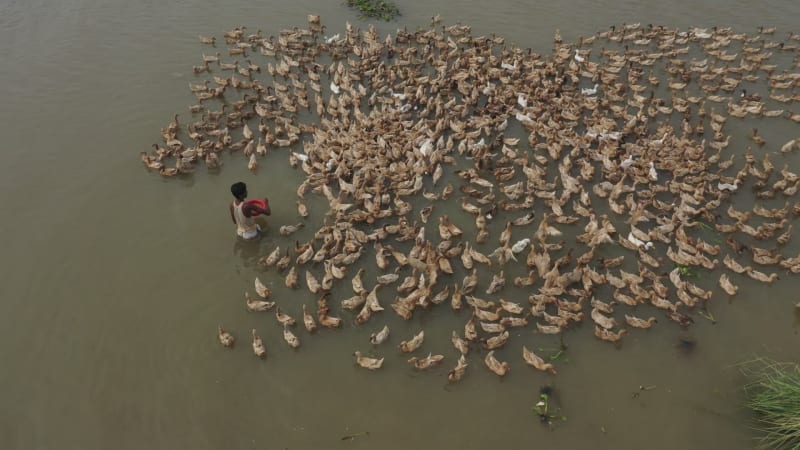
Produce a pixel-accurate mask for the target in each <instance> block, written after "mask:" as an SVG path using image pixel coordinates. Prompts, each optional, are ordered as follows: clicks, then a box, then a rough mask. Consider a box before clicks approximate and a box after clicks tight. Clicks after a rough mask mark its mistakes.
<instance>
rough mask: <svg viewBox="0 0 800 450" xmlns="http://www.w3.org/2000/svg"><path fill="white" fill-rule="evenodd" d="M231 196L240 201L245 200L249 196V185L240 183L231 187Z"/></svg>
mask: <svg viewBox="0 0 800 450" xmlns="http://www.w3.org/2000/svg"><path fill="white" fill-rule="evenodd" d="M231 194H233V196H234V197H236V198H237V199H239V200H244V198H245V196H246V195H247V185H246V184H244V183H242V182H241V181H238V182H236V183H233V184H232V185H231Z"/></svg>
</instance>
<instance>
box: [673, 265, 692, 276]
mask: <svg viewBox="0 0 800 450" xmlns="http://www.w3.org/2000/svg"><path fill="white" fill-rule="evenodd" d="M675 267H676V268H677V269H678V273H680V274H681V276H682V277H686V278H697V277H698V275H697V271H696V270H694V269H693V268H692V267H690V266H683V265H680V264H675Z"/></svg>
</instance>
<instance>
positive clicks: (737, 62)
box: [141, 15, 800, 381]
mask: <svg viewBox="0 0 800 450" xmlns="http://www.w3.org/2000/svg"><path fill="white" fill-rule="evenodd" d="M312 16H313V20H309V24H308V28H301V27H293V28H287V29H285V30H278V32H276V33H273V35H274V36H271V37H268V38H265V37H263V36H261V34H260V33H256V34H252V35H245V33H244V31H243V27H242V28H237V29H234V30H229V31H228V32H226V33H224V36H225V45H226V46H227V47H228V49H227V51H220V52H218V53H215V54H214V55H208V54H206V55H204V57H203V58H202V60H200V62H201V64H200V65H198V66H196V67H195V68H194V69H195V70H194V72H197V75H195V77H196V78H197V79H196V80H193V81H192V82H191V84H190V89H191V94H192V95H194V96H195V98H196V99H197V102H195V104H194V105H192V106H191V107H190V113H191V114H192V119H191V120H185V119H181V120H180V121H179V117H177V116H173V117H172V118H171V120H170V121H169V122H168V123H167V125H166V127H165V128H164V129H162V130H161V138H162V139H161V140H162V141H163V142H160V143H159V144H156V145H155V146H153V148H152V149H151V150H149V151H147V152H143V154H141V160H142V162H143V164H144V165H145V167H146V168H147V170H152V171H158V172H159V173H160V174H161V175H163V176H165V177H175V178H181V177H189V176H195V175H193V173H194V174H196V170H195V168H196V167H197V166H198V165H202V164H203V163H205V164H206V165H207V166H208V168H209V169H210V170H214V171H219V170H222V167H223V166H222V163H223V160H236V159H239V160H241V165H240V166H241V169H242V170H244V167H245V166H249V167H250V168H251V170H253V174H252V175H250V176H264V175H266V176H272V175H274V174H275V173H276V171H277V170H281V169H283V168H284V167H286V166H284V165H283V164H284V163H281V161H286V162H287V163H288V166H289V167H291V168H294V169H295V170H296V171H297V172H298V174H300V176H301V177H302V181H300V182H299V184H298V186H297V187H296V190H295V193H296V198H294V199H287V200H286V201H285V202H284V204H285V205H287V206H288V207H289V209H287V210H292V208H294V209H296V211H297V214H298V215H300V216H301V217H302V222H300V223H297V224H291V223H284V224H282V226H281V227H280V234H279V235H278V236H275V242H274V243H270V245H269V246H268V248H265V249H263V251H264V255H263V257H262V259H261V260H260V262H261V263H262V266H261V267H262V268H263V269H266V270H269V268H271V267H276V268H277V270H278V272H280V273H281V274H283V273H284V272H285V271H287V270H288V271H289V272H288V274H287V275H282V276H284V284H285V285H286V286H288V288H289V289H294V288H296V287H298V284H299V283H298V280H297V278H298V275H299V274H302V275H304V278H305V280H306V284H307V286H308V288H309V290H310V291H311V292H312V293H311V294H307V293H304V292H303V293H301V292H300V291H295V292H296V293H297V294H296V296H300V298H303V296H305V298H311V297H308V296H309V295H313V296H315V297H314V298H317V297H319V296H322V297H319V299H318V300H317V314H316V317H314V316H313V315H312V313H311V312H309V311H308V310H307V308H306V307H305V306H304V305H303V301H300V302H294V301H293V300H294V299H293V298H292V299H290V298H285V297H283V298H279V297H281V295H278V294H277V293H276V294H274V295H273V296H272V297H270V298H269V299H270V302H267V299H266V297H269V295H266V296H265V295H264V294H265V293H266V292H265V291H262V290H261V289H260V287H259V286H256V290H257V292H258V294H259V295H260V296H262V297H264V298H263V299H262V300H255V299H249V298H248V300H247V306H248V309H250V310H253V311H261V310H264V309H269V308H271V307H273V305H271V304H270V303H271V302H273V301H274V302H275V303H276V304H277V306H279V307H280V309H279V310H278V312H277V314H276V318H277V319H278V322H279V323H278V326H281V327H284V326H285V327H287V328H286V330H287V331H288V332H289V333H292V332H291V331H289V329H288V327H289V326H291V325H289V323H290V321H291V322H293V321H294V319H292V318H291V316H290V315H289V314H292V315H297V314H300V313H301V310H302V312H303V322H304V325H305V326H306V329H307V330H309V332H310V331H311V330H314V329H316V326H317V325H322V327H323V328H339V327H351V326H353V327H355V326H369V327H370V330H378V329H380V328H381V325H382V324H383V323H384V320H383V319H385V318H384V317H382V316H383V315H385V314H397V315H398V316H399V317H401V318H402V319H404V320H412V319H414V318H415V317H425V318H427V317H429V316H430V317H436V314H439V313H440V311H442V310H446V309H447V308H450V309H452V310H455V311H458V310H460V309H463V308H464V302H465V301H466V302H468V305H469V309H471V313H469V314H461V315H460V316H459V317H462V318H463V322H464V325H463V328H464V334H463V338H462V337H461V336H459V335H458V333H454V334H453V335H452V338H451V340H452V343H453V345H454V347H456V349H457V351H458V352H459V353H460V354H462V356H463V355H466V354H468V352H469V350H470V347H471V346H473V343H478V342H480V343H481V347H485V348H484V349H481V348H479V347H477V346H475V347H474V349H473V350H474V351H479V352H482V353H484V352H487V350H488V353H485V354H484V355H483V357H484V364H485V365H486V366H487V367H488V368H489V369H490V370H491V371H492V372H493V373H495V374H497V375H500V376H503V375H505V374H506V373H507V372H508V370H509V367H510V365H511V363H507V362H500V361H499V360H498V359H497V358H495V356H494V353H493V351H494V350H492V349H495V348H497V349H499V348H501V347H509V346H514V347H515V348H516V349H517V350H516V351H519V350H520V347H522V342H518V341H519V340H520V338H519V337H518V334H519V333H515V332H512V331H516V330H512V327H514V328H517V327H518V328H527V327H529V329H530V330H536V331H537V332H538V333H537V334H534V336H536V337H538V338H545V337H544V336H540V334H561V333H565V332H569V331H570V330H571V329H572V328H574V327H575V323H576V322H581V321H583V320H585V319H586V318H589V319H591V320H592V322H593V325H594V326H595V336H596V337H597V338H598V339H600V340H604V341H610V342H615V343H617V345H624V342H625V338H626V336H627V335H628V334H634V333H645V332H647V331H646V329H647V328H650V327H653V326H655V325H656V324H658V325H661V323H660V321H661V319H662V318H667V319H669V320H668V321H661V322H665V323H667V324H669V322H675V323H677V324H678V326H683V327H685V326H691V325H692V323H693V319H692V316H693V315H694V311H695V310H696V309H697V308H698V307H704V305H706V304H707V302H708V301H709V300H711V299H712V297H713V296H714V295H718V294H719V293H720V292H725V293H726V294H727V295H735V294H736V292H737V290H738V285H740V284H743V283H752V281H750V280H746V281H742V278H743V277H748V278H751V279H752V280H754V281H755V282H761V283H773V282H778V281H779V279H778V278H779V277H781V278H783V277H784V273H786V274H787V277H788V276H789V274H788V273H797V272H800V260H798V256H796V255H792V254H789V253H788V251H787V250H786V248H787V244H788V243H790V242H791V241H790V239H791V232H792V223H793V221H794V220H795V218H796V217H797V216H798V215H800V203H799V202H798V200H797V198H796V194H797V191H798V190H799V189H800V178H799V177H798V176H797V175H796V174H794V173H793V172H791V171H790V168H791V167H794V166H795V165H797V164H800V161H797V160H796V157H797V156H796V153H797V152H796V150H797V149H798V148H799V147H800V145H798V142H800V141H798V136H797V131H796V129H795V128H793V127H795V126H796V124H795V122H798V121H800V115H798V114H797V112H796V109H797V108H796V102H797V101H798V100H799V99H800V98H798V96H797V94H796V87H797V85H798V80H800V74H799V73H798V68H797V66H796V63H795V61H794V59H793V58H794V57H795V56H796V55H795V52H796V48H797V45H796V44H795V43H794V42H790V41H793V39H788V40H785V42H782V41H781V38H780V37H778V36H779V34H759V35H750V34H747V33H737V32H735V31H734V30H731V29H729V28H722V27H713V28H708V29H701V28H689V29H688V30H678V29H670V28H666V27H656V26H651V25H648V26H642V25H640V24H628V25H625V26H622V27H612V28H611V29H609V30H608V31H603V32H601V33H597V34H596V35H594V36H590V37H588V38H582V39H580V40H579V41H578V42H576V43H569V42H564V40H563V39H562V38H561V36H558V37H557V39H555V42H554V47H553V50H552V52H550V51H548V52H547V53H546V54H539V53H536V52H534V51H533V50H532V49H522V48H518V47H515V46H513V45H508V44H506V43H505V42H504V40H503V39H502V38H501V37H496V36H494V35H492V36H491V37H487V36H473V35H472V30H471V29H470V27H469V26H468V25H462V24H456V25H443V26H441V25H436V26H432V27H431V28H427V29H419V30H416V31H407V30H406V29H401V30H398V31H397V32H396V33H394V34H393V35H390V36H380V35H379V34H378V33H377V31H376V30H375V29H374V28H373V27H371V26H369V27H367V28H365V29H358V28H356V27H354V26H352V25H350V24H346V26H345V29H344V30H341V31H340V32H338V33H332V34H334V36H333V37H331V38H324V37H323V36H322V34H321V33H322V31H323V28H324V27H323V26H322V25H321V19H320V18H319V17H318V16H314V15H312ZM764 29H765V30H769V28H764ZM200 40H201V43H202V44H203V45H206V44H207V45H215V42H216V40H215V39H212V38H208V37H201V38H200ZM217 44H221V42H220V43H217ZM245 53H246V54H245ZM259 58H260V59H261V60H260V61H259ZM745 89H746V90H745ZM730 116H733V119H730ZM739 122H747V123H739ZM767 122H768V125H769V126H767ZM732 123H734V124H733V125H732ZM734 128H736V129H743V130H752V132H744V133H739V134H737V133H734V132H733V130H734ZM759 130H760V131H759ZM767 130H769V131H767ZM736 149H745V151H743V152H742V151H738V150H736ZM235 153H243V154H244V155H242V156H238V155H236V154H235ZM229 154H230V156H229ZM266 158H269V159H270V161H269V162H270V163H269V164H259V163H260V162H262V160H263V159H266ZM777 158H783V159H784V161H783V162H782V164H781V165H785V167H784V169H782V170H778V169H777V168H776V167H775V166H774V165H773V163H774V161H776V159H777ZM232 166H233V164H226V165H224V168H225V170H233V169H231V167H232ZM243 188H244V189H238V188H237V191H236V192H233V190H232V193H233V194H234V197H235V201H234V202H233V203H232V204H231V218H232V220H233V222H234V223H236V226H237V234H239V235H240V236H242V237H244V238H252V237H255V236H257V235H258V226H257V225H256V224H255V223H254V221H253V220H252V219H253V217H254V216H255V215H256V214H269V212H270V211H269V204H268V203H267V202H265V203H264V205H263V206H259V205H255V206H248V205H251V204H250V203H248V202H246V187H244V186H243ZM742 192H753V194H754V196H755V198H756V199H757V202H758V205H753V204H748V201H747V200H741V198H742V197H737V196H739V195H740V194H741V193H742ZM748 195H749V194H748ZM745 197H746V198H750V197H749V196H745ZM312 205H313V207H311V206H312ZM320 205H321V206H320ZM257 208H260V209H257ZM293 214H294V213H292V215H293ZM312 223H317V224H320V223H321V225H319V227H318V228H317V229H315V230H305V229H304V224H308V225H309V226H310V224H312ZM717 241H719V242H725V243H727V244H728V245H725V246H723V245H717V244H716V242H717ZM732 255H733V256H732ZM749 259H752V262H750V261H749ZM720 263H721V264H720ZM367 264H369V265H370V266H369V267H367ZM348 266H353V267H348ZM372 266H375V267H374V269H373V268H372ZM761 266H779V267H780V268H783V269H787V271H786V272H781V273H780V274H779V273H778V270H777V269H776V268H775V267H773V268H770V267H761ZM365 267H367V268H368V269H369V270H367V271H366V273H365V271H364V268H365ZM673 269H674V270H673ZM717 269H719V270H721V271H722V274H721V275H720V276H719V278H718V279H719V283H715V284H718V285H719V288H718V289H715V290H713V291H712V290H708V291H706V290H704V289H701V288H700V287H699V286H697V285H695V284H694V283H693V282H692V280H691V278H693V277H694V276H695V275H697V274H699V273H701V272H704V271H712V270H717ZM372 270H374V272H372ZM348 274H355V275H348ZM367 274H368V276H367ZM260 276H261V277H262V278H264V279H267V280H268V281H269V283H270V286H273V284H272V283H274V280H273V279H271V278H268V277H270V276H271V274H269V272H266V273H264V274H263V275H260ZM716 278H717V276H716V275H715V279H716ZM348 279H349V284H348ZM509 279H510V280H512V281H513V282H514V283H513V286H512V285H511V283H507V282H506V281H507V280H509ZM341 281H343V282H344V283H345V286H344V288H345V290H348V291H349V285H350V284H351V285H352V288H353V291H354V292H353V293H352V294H351V293H349V292H347V293H342V292H344V291H341V290H339V289H338V287H340V286H337V283H339V282H341ZM365 284H367V285H366V286H365ZM261 286H262V287H265V286H264V285H263V284H262V285H261ZM331 293H335V294H331ZM332 295H333V296H341V297H339V298H331V300H333V301H330V302H329V300H328V297H330V296H332ZM476 295H477V296H481V295H484V296H486V297H485V298H477V297H476ZM526 299H527V303H526V302H525V300H526ZM306 303H307V302H306ZM386 305H389V306H388V307H386ZM725 307H736V305H735V304H733V305H730V306H727V305H726V306H725ZM334 309H335V310H334ZM634 309H635V314H634ZM281 311H286V312H285V313H284V312H281ZM339 315H341V316H342V317H338V316H339ZM378 321H380V325H379V324H378ZM623 321H624V323H625V324H627V325H628V327H629V329H628V328H620V326H621V325H622V324H623ZM534 324H535V325H534ZM273 326H274V325H273ZM429 326H430V327H434V326H436V324H435V321H431V322H430V323H427V324H426V327H429ZM695 326H697V324H695ZM383 330H388V328H384V329H383ZM383 330H382V331H379V332H376V333H374V336H373V337H372V338H371V342H372V343H373V345H380V344H381V342H385V340H386V339H387V338H388V331H387V333H384V332H383ZM301 331H302V330H301ZM519 331H520V332H523V334H526V333H524V330H519ZM303 333H304V332H303ZM329 333H336V331H335V330H321V331H319V332H317V335H323V334H329ZM430 334H431V336H433V335H434V333H433V332H431V333H430ZM276 336H277V335H276ZM292 336H294V337H295V338H296V339H297V341H296V342H299V340H300V339H303V337H302V336H297V335H295V334H294V333H292ZM285 337H286V340H287V343H289V344H290V345H291V342H295V341H294V340H293V339H292V338H291V336H289V334H286V335H285ZM423 339H424V334H423V332H421V331H420V333H419V335H417V336H416V337H414V338H412V339H410V340H406V341H403V342H402V343H401V344H400V346H401V349H402V350H403V351H404V352H414V351H416V350H417V349H418V347H419V346H421V345H422V341H423ZM220 341H221V342H222V338H220ZM262 344H263V342H262ZM529 345H530V344H529ZM255 348H256V347H255V337H254V351H255ZM276 348H280V347H276ZM522 350H523V358H522V359H523V361H518V363H520V364H521V363H522V362H524V363H526V364H528V365H531V366H532V367H534V368H536V369H537V370H544V371H547V372H550V373H555V371H556V368H555V367H550V363H547V362H545V361H544V360H543V359H542V358H540V357H538V356H537V355H535V354H534V353H532V352H530V351H526V350H527V349H524V348H523V349H522ZM276 351H280V350H276ZM498 351H499V350H498ZM406 356H411V355H406ZM436 356H437V355H433V354H430V355H429V358H424V357H422V355H417V356H416V357H413V358H415V359H413V360H412V362H411V364H413V365H414V367H418V368H420V369H422V368H426V367H431V366H433V365H434V364H435V362H434V360H435V359H436ZM401 357H402V356H401ZM479 357H481V356H479ZM406 359H408V358H406ZM356 362H357V364H358V365H360V366H362V367H367V368H373V369H374V368H378V367H380V366H381V364H382V362H383V359H373V358H368V357H366V356H363V355H360V354H356ZM467 365H468V361H467V359H466V357H464V358H463V360H461V359H460V360H459V361H458V362H457V363H456V364H455V365H454V366H451V367H453V368H452V369H451V370H450V372H449V373H448V379H449V380H450V381H458V380H460V379H461V378H462V376H463V375H464V373H465V369H466V367H467ZM432 369H433V370H432V372H431V374H434V373H436V372H437V371H436V370H435V368H432ZM522 373H527V374H528V375H530V374H531V373H535V372H533V371H528V372H524V371H523V372H522ZM531 376H533V375H531Z"/></svg>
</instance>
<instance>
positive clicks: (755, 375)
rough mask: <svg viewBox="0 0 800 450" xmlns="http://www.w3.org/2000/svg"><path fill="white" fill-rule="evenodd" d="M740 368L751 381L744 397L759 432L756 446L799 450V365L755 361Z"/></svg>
mask: <svg viewBox="0 0 800 450" xmlns="http://www.w3.org/2000/svg"><path fill="white" fill-rule="evenodd" d="M743 367H744V370H743V372H744V373H745V375H747V376H748V377H750V378H752V379H753V381H751V382H750V383H748V384H747V385H746V386H745V394H746V396H747V406H748V408H750V410H752V411H753V413H754V414H755V416H756V422H755V428H756V429H757V430H759V431H760V432H761V433H763V436H761V438H760V443H761V445H760V447H761V448H769V449H794V450H798V449H800V366H798V365H797V364H793V363H779V362H775V361H770V360H766V359H758V360H755V361H751V362H749V363H746V364H745V365H743Z"/></svg>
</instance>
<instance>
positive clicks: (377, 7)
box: [347, 0, 400, 22]
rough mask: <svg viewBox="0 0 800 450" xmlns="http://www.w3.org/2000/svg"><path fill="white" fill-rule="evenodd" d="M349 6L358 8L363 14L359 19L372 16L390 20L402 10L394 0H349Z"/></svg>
mask: <svg viewBox="0 0 800 450" xmlns="http://www.w3.org/2000/svg"><path fill="white" fill-rule="evenodd" d="M347 6H349V7H351V8H355V9H357V10H358V11H359V12H360V13H361V14H359V15H358V18H359V19H362V20H363V19H365V18H367V17H372V18H374V19H380V20H385V21H387V22H388V21H390V20H393V19H395V18H397V16H399V15H400V10H399V9H398V8H397V5H395V4H394V2H392V1H386V0H347Z"/></svg>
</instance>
